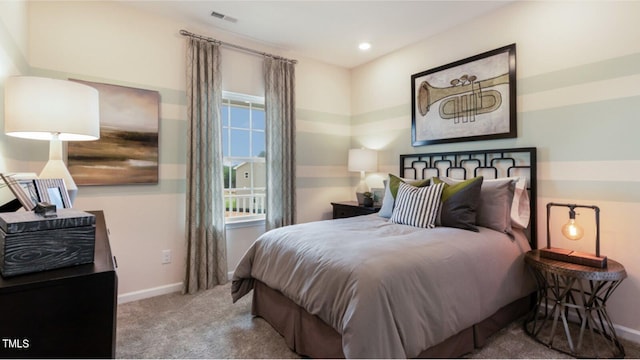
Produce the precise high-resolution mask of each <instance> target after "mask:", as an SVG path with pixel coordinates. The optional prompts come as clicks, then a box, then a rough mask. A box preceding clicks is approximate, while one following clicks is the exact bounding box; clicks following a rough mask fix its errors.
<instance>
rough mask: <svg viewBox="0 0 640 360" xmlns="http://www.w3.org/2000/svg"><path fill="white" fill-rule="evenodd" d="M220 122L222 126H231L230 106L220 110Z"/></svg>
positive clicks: (224, 106)
mask: <svg viewBox="0 0 640 360" xmlns="http://www.w3.org/2000/svg"><path fill="white" fill-rule="evenodd" d="M220 120H221V123H222V126H229V106H227V105H223V106H222V109H220Z"/></svg>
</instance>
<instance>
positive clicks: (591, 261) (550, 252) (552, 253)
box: [540, 203, 607, 268]
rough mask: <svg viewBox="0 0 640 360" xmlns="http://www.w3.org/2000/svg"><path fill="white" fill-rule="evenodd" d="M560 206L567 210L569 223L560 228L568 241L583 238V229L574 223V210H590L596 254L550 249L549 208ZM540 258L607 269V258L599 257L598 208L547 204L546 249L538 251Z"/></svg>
mask: <svg viewBox="0 0 640 360" xmlns="http://www.w3.org/2000/svg"><path fill="white" fill-rule="evenodd" d="M554 206H561V207H567V208H569V221H567V223H565V224H564V225H563V226H562V229H561V230H562V235H564V237H566V238H567V239H569V240H580V239H581V238H582V237H583V236H584V229H583V228H582V226H580V224H578V223H577V222H576V211H575V209H576V208H585V209H592V210H593V212H594V213H595V221H596V253H595V255H593V254H586V253H582V252H578V251H572V250H568V249H560V248H554V247H551V230H550V226H549V218H550V215H551V208H552V207H554ZM540 256H542V257H545V258H548V259H554V260H560V261H565V262H570V263H574V264H580V265H587V266H593V267H599V268H605V267H607V257H606V256H600V208H599V207H597V206H594V205H578V204H558V203H548V204H547V247H546V248H544V249H540Z"/></svg>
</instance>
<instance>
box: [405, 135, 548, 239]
mask: <svg viewBox="0 0 640 360" xmlns="http://www.w3.org/2000/svg"><path fill="white" fill-rule="evenodd" d="M480 175H482V176H483V177H484V178H485V179H497V178H503V177H510V176H522V177H525V178H527V190H528V191H529V203H530V207H531V209H530V210H531V219H530V223H529V228H528V230H529V231H528V232H529V234H528V235H529V241H530V242H531V246H532V247H533V248H536V247H537V236H536V233H537V231H536V229H537V221H536V217H537V216H536V214H537V211H536V209H537V206H536V202H537V161H536V148H535V147H525V148H511V149H494V150H468V151H450V152H437V153H423V154H406V155H400V177H403V178H409V179H428V178H430V177H433V176H448V177H451V178H455V179H461V180H465V179H470V178H472V177H475V176H480Z"/></svg>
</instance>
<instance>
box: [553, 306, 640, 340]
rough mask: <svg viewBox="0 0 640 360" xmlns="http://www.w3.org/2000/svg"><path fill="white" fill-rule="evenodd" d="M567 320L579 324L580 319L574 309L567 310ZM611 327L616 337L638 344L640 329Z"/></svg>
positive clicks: (619, 326)
mask: <svg viewBox="0 0 640 360" xmlns="http://www.w3.org/2000/svg"><path fill="white" fill-rule="evenodd" d="M548 308H549V311H551V305H549V307H548ZM569 321H572V322H574V323H577V324H579V323H580V319H578V315H576V313H575V311H570V312H569ZM613 327H614V328H615V330H616V335H618V338H620V339H625V340H629V341H633V342H634V343H636V344H640V331H639V330H636V329H632V328H628V327H626V326H622V325H618V324H613Z"/></svg>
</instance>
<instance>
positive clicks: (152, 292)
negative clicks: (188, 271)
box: [118, 282, 183, 304]
mask: <svg viewBox="0 0 640 360" xmlns="http://www.w3.org/2000/svg"><path fill="white" fill-rule="evenodd" d="M182 286H183V285H182V283H181V282H179V283H175V284H169V285H163V286H158V287H154V288H151V289H144V290H138V291H132V292H128V293H124V294H121V295H118V304H124V303H128V302H131V301H136V300H142V299H147V298H150V297H154V296H158V295H165V294H171V293H174V292H178V291H182Z"/></svg>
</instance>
